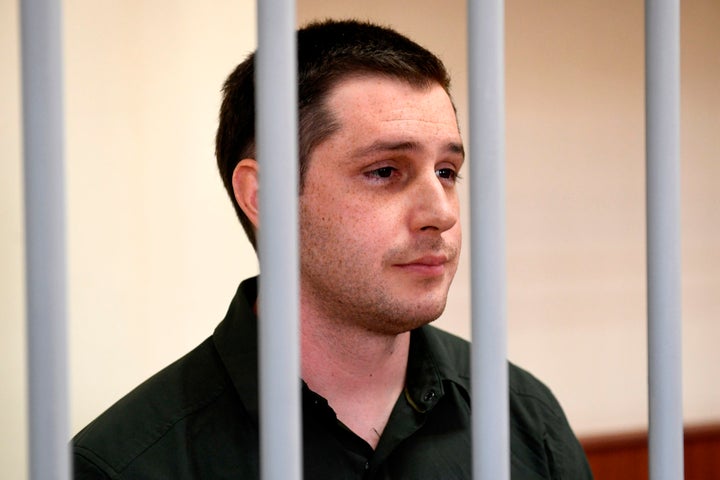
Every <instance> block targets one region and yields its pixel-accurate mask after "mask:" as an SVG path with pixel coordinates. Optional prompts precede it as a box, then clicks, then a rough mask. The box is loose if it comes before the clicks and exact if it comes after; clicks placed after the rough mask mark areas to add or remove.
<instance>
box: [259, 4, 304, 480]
mask: <svg viewBox="0 0 720 480" xmlns="http://www.w3.org/2000/svg"><path fill="white" fill-rule="evenodd" d="M257 8H258V50H257V58H256V61H257V63H256V68H257V70H256V80H255V84H256V91H257V100H256V101H257V108H256V111H257V119H256V122H257V123H256V125H257V152H258V162H259V165H260V167H259V168H260V174H259V175H260V193H259V208H260V218H261V226H260V229H259V232H258V239H259V257H260V271H261V279H260V288H259V314H260V325H259V332H260V401H261V402H260V460H261V475H262V478H263V479H265V480H270V479H273V480H295V479H300V478H301V477H302V473H301V469H302V463H301V462H302V448H301V424H300V418H301V417H300V347H299V287H298V283H299V261H298V237H299V234H298V218H297V205H298V176H299V172H298V160H297V158H298V147H297V131H298V130H297V67H296V65H297V49H296V43H297V41H296V35H295V3H294V1H292V0H262V1H258V2H257Z"/></svg>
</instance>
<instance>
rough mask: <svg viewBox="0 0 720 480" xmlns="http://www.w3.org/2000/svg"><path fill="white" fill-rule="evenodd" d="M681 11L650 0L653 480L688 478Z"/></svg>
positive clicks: (671, 2)
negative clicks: (684, 399)
mask: <svg viewBox="0 0 720 480" xmlns="http://www.w3.org/2000/svg"><path fill="white" fill-rule="evenodd" d="M679 17H680V6H679V0H647V1H646V2H645V91H646V104H645V109H646V112H645V115H646V154H647V162H646V181H647V192H646V194H647V282H648V377H649V414H650V418H649V424H650V428H649V452H650V464H649V470H650V478H651V479H652V480H661V479H674V480H675V479H679V478H683V424H682V371H681V369H682V358H681V355H682V352H681V350H682V348H681V335H682V322H681V311H680V296H681V295H680V180H679V173H680V171H679V170H680V168H679V163H680V162H679V157H680V20H679Z"/></svg>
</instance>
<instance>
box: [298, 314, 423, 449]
mask: <svg viewBox="0 0 720 480" xmlns="http://www.w3.org/2000/svg"><path fill="white" fill-rule="evenodd" d="M409 345H410V332H405V333H401V334H399V335H388V334H379V333H374V332H369V331H367V330H365V329H360V328H357V327H355V326H353V325H351V324H350V322H344V323H341V322H332V321H328V319H327V318H324V317H322V316H319V315H309V312H306V311H304V312H303V316H302V331H301V350H302V377H303V380H305V382H306V383H307V384H308V386H309V387H310V388H311V389H312V390H313V391H315V392H316V393H318V394H320V395H322V396H323V397H324V398H325V399H326V400H327V401H328V403H329V404H330V406H331V407H332V408H333V409H334V410H335V413H336V415H337V417H338V419H339V420H340V421H341V422H343V423H344V424H345V425H346V426H347V427H348V428H350V429H351V430H352V431H353V432H355V433H356V434H357V435H358V436H360V437H361V438H363V439H365V441H367V442H368V444H370V446H371V447H373V448H375V447H376V446H377V443H378V441H379V439H380V434H381V433H382V431H383V429H384V428H385V425H386V423H387V420H388V418H389V416H390V412H391V411H392V409H393V407H394V405H395V402H396V401H397V399H398V397H399V395H400V393H401V392H402V390H403V388H404V385H405V371H406V368H407V358H408V350H409Z"/></svg>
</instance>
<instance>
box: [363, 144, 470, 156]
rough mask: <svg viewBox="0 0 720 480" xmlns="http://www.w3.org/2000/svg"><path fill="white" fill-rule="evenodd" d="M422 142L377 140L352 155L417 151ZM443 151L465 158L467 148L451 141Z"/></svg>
mask: <svg viewBox="0 0 720 480" xmlns="http://www.w3.org/2000/svg"><path fill="white" fill-rule="evenodd" d="M421 149H422V147H421V146H420V143H418V142H413V141H392V140H389V141H388V140H377V141H375V142H373V143H371V144H370V145H368V146H366V147H360V148H358V149H357V150H355V151H354V152H353V153H352V157H355V158H361V157H366V156H368V155H373V154H376V153H383V152H404V151H415V150H421ZM443 151H445V152H448V153H452V154H455V155H460V156H461V157H463V158H465V148H464V147H463V145H462V143H457V142H449V143H447V144H446V145H445V146H444V148H443Z"/></svg>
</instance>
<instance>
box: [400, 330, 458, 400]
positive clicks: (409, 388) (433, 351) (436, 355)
mask: <svg viewBox="0 0 720 480" xmlns="http://www.w3.org/2000/svg"><path fill="white" fill-rule="evenodd" d="M443 335H448V334H446V333H444V332H440V331H439V330H438V329H437V328H435V327H432V326H430V325H426V326H423V327H420V328H418V329H417V330H414V331H413V332H412V333H411V337H410V353H409V356H408V368H407V378H406V381H405V383H406V387H405V398H406V399H407V401H408V403H409V404H410V405H411V406H412V407H413V408H414V409H415V410H417V411H418V412H420V413H424V412H427V411H428V410H430V409H431V408H432V407H434V406H435V404H436V403H437V402H438V401H439V400H440V398H442V397H443V395H444V394H445V385H446V384H447V382H452V383H454V384H456V385H457V386H459V387H460V388H461V389H462V390H464V393H465V394H466V395H468V394H469V391H470V369H469V362H468V358H467V356H465V355H466V354H467V353H469V351H468V350H467V349H464V348H463V349H461V350H463V351H455V350H451V349H450V348H449V345H448V344H447V343H446V342H443V341H442V338H441V337H442V336H443Z"/></svg>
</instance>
